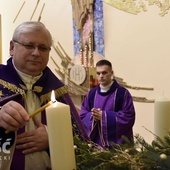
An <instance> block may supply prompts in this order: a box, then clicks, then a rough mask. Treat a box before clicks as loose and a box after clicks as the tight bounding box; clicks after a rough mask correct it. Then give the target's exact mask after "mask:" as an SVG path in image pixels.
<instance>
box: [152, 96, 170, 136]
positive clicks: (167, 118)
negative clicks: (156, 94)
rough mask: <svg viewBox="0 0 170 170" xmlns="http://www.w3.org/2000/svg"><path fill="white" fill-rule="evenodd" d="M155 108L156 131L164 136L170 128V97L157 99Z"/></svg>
mask: <svg viewBox="0 0 170 170" xmlns="http://www.w3.org/2000/svg"><path fill="white" fill-rule="evenodd" d="M154 110H155V111H154V133H155V134H156V135H157V136H159V137H161V138H164V137H165V136H166V135H167V133H168V131H169V130H170V99H166V98H160V99H157V100H155V106H154Z"/></svg>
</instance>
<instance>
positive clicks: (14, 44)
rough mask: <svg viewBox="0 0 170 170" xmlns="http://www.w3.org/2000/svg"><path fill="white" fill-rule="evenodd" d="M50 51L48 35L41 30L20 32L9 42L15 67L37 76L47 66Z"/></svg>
mask: <svg viewBox="0 0 170 170" xmlns="http://www.w3.org/2000/svg"><path fill="white" fill-rule="evenodd" d="M49 52H50V41H49V37H48V35H47V34H46V33H45V32H44V30H41V31H33V32H28V33H21V34H20V36H19V38H18V39H17V40H13V41H11V42H10V55H11V56H12V57H13V62H14V65H15V67H16V68H17V69H18V70H19V71H21V72H23V73H25V74H28V75H31V76H37V75H39V74H40V73H41V72H42V71H43V70H44V68H45V67H46V66H47V63H48V60H49Z"/></svg>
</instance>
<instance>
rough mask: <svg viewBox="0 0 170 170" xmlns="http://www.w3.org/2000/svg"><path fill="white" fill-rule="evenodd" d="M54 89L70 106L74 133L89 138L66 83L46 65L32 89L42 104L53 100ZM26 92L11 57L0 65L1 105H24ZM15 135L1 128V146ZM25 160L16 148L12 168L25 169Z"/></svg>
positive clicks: (44, 120) (43, 119)
mask: <svg viewBox="0 0 170 170" xmlns="http://www.w3.org/2000/svg"><path fill="white" fill-rule="evenodd" d="M52 90H54V91H55V93H56V94H57V96H56V98H57V101H60V102H62V103H66V104H68V105H69V106H70V109H71V117H72V124H73V134H76V135H78V136H79V137H80V138H82V139H85V140H88V136H87V134H86V131H85V129H84V126H83V124H82V122H81V120H80V118H79V115H78V113H77V110H76V108H75V106H74V104H73V102H72V100H71V98H70V96H69V94H68V93H67V90H66V88H65V86H64V84H63V83H62V82H61V81H60V80H59V79H58V78H57V77H56V76H55V75H54V74H53V73H52V72H51V70H50V69H49V68H48V67H46V68H45V69H44V71H43V75H42V76H41V77H40V79H39V80H38V81H37V82H36V83H35V84H34V85H33V87H32V91H33V92H34V93H35V94H36V95H37V96H38V97H39V98H40V100H41V103H42V105H44V104H45V103H47V102H48V101H49V100H51V99H50V96H51V91H52ZM26 92H27V89H26V86H25V84H24V83H23V81H22V80H21V78H20V77H19V75H18V74H17V72H16V70H15V68H14V66H13V64H12V58H10V59H9V60H8V61H7V65H0V94H1V95H0V106H2V105H3V104H5V103H6V102H8V101H9V100H15V101H17V102H18V103H20V104H21V105H23V106H24V105H25V103H24V95H26ZM41 118H42V123H43V124H46V116H45V111H43V112H42V113H41ZM24 131H25V129H24V128H21V129H19V131H18V132H17V133H18V134H20V133H22V132H24ZM14 137H15V135H14V132H10V133H9V134H6V133H5V129H3V128H0V139H3V140H2V142H1V143H0V146H1V145H2V144H3V141H5V140H6V139H8V138H12V140H11V141H13V142H14ZM13 142H11V145H12V144H13ZM47 152H48V150H47ZM48 153H49V152H48ZM24 160H25V159H24V154H22V150H15V152H14V156H13V160H12V165H11V170H17V169H18V170H19V169H21V170H22V169H24Z"/></svg>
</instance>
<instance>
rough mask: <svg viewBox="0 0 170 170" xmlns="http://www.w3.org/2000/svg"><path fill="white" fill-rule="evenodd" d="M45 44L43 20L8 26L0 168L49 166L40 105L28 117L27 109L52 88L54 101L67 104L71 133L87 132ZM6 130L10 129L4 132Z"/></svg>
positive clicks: (42, 169)
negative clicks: (10, 32) (50, 62)
mask: <svg viewBox="0 0 170 170" xmlns="http://www.w3.org/2000/svg"><path fill="white" fill-rule="evenodd" d="M51 46H52V36H51V34H50V32H49V31H48V30H47V29H46V27H45V26H44V24H42V23H41V22H36V21H28V22H24V23H22V24H20V25H19V26H18V27H17V28H16V29H15V31H14V34H13V38H12V40H11V42H10V56H11V57H10V58H9V59H8V61H7V64H6V65H2V64H1V65H0V106H1V108H0V169H2V170H46V169H49V168H50V167H51V162H50V154H49V143H48V131H47V130H48V127H47V126H46V116H45V110H44V111H42V113H39V114H37V115H36V116H34V117H33V118H32V119H30V118H29V114H31V113H33V112H34V111H35V110H37V109H38V108H40V107H41V106H42V105H44V104H46V103H47V102H48V101H50V100H51V99H50V97H51V92H52V90H54V91H55V95H56V99H57V101H60V102H63V103H66V104H68V105H70V109H71V116H72V123H73V132H74V134H75V133H76V134H77V135H80V137H84V138H86V137H87V136H86V133H85V130H84V129H83V126H82V124H81V120H80V118H79V115H78V113H77V110H76V108H75V107H74V105H73V103H72V101H71V99H70V97H69V95H68V92H67V87H66V86H64V84H63V83H62V82H61V81H60V80H59V79H58V78H57V77H56V76H55V75H54V74H53V73H52V71H51V70H50V69H49V67H47V63H48V60H49V52H50V50H51ZM56 114H57V113H56ZM6 130H8V131H10V132H9V133H5V131H6ZM66 130H67V129H66ZM58 137H60V136H58ZM63 142H64V141H63Z"/></svg>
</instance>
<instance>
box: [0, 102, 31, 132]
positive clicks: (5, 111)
mask: <svg viewBox="0 0 170 170" xmlns="http://www.w3.org/2000/svg"><path fill="white" fill-rule="evenodd" d="M28 121H29V116H28V113H27V112H26V110H25V109H24V108H23V107H22V105H20V104H19V103H17V102H15V101H9V102H8V103H6V104H5V105H3V106H2V108H1V109H0V127H3V128H4V129H6V130H8V131H16V130H18V129H19V128H21V127H23V126H25V125H26V123H27V122H28Z"/></svg>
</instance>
